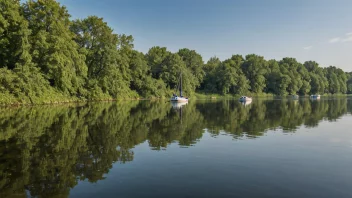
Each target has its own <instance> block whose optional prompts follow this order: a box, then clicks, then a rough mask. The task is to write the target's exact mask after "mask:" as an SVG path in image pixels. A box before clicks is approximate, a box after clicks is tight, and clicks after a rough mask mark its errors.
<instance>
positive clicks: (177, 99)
mask: <svg viewBox="0 0 352 198" xmlns="http://www.w3.org/2000/svg"><path fill="white" fill-rule="evenodd" d="M179 79H180V81H179V83H180V84H179V85H177V86H176V90H177V89H178V90H179V91H180V95H179V96H178V95H176V94H173V96H172V97H171V102H180V103H185V102H188V98H186V97H184V96H183V95H182V73H180V78H179Z"/></svg>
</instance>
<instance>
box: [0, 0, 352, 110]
mask: <svg viewBox="0 0 352 198" xmlns="http://www.w3.org/2000/svg"><path fill="white" fill-rule="evenodd" d="M0 48H1V49H2V50H1V51H0V70H1V73H0V104H9V103H51V102H57V101H72V100H101V99H118V98H138V97H144V98H150V97H158V98H159V97H169V96H170V95H171V93H172V92H174V89H175V88H176V86H177V84H178V78H179V76H180V73H182V76H183V79H184V80H183V89H184V93H185V95H186V96H192V95H193V94H194V93H195V92H196V91H198V92H203V93H216V94H250V93H253V94H261V93H271V94H275V95H287V94H300V95H306V94H325V93H331V94H336V93H352V80H351V78H352V77H351V73H345V72H344V71H342V70H341V69H338V68H336V67H334V66H330V67H328V68H322V67H319V65H318V64H317V63H316V62H313V61H308V62H305V63H304V64H302V63H299V62H297V60H296V59H294V58H283V59H282V60H279V61H276V60H269V61H268V60H265V59H264V57H262V56H258V55H255V54H250V55H247V56H245V57H243V56H242V55H233V56H232V57H231V58H229V59H226V60H224V61H221V60H219V59H218V58H216V57H213V58H210V60H209V61H208V62H207V63H204V61H203V58H202V56H201V55H200V54H198V53H197V52H196V51H194V50H190V49H187V48H184V49H180V50H179V51H178V52H175V53H173V52H171V51H169V50H168V49H167V48H166V47H159V46H155V47H151V48H150V50H149V51H148V52H147V53H146V54H143V53H141V52H138V51H136V50H134V46H133V37H132V36H128V35H124V34H116V33H114V31H113V29H111V28H110V27H109V26H108V24H107V23H106V22H104V20H103V19H102V18H99V17H97V16H89V17H87V18H85V19H78V20H73V21H72V20H71V19H70V15H69V13H68V11H67V9H66V8H65V7H64V6H62V5H60V4H59V3H58V2H56V1H55V0H35V1H28V2H26V3H23V4H21V2H20V0H0Z"/></svg>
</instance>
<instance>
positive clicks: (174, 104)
mask: <svg viewBox="0 0 352 198" xmlns="http://www.w3.org/2000/svg"><path fill="white" fill-rule="evenodd" d="M187 104H188V101H187V102H174V101H172V102H171V105H172V108H174V109H181V108H182V107H183V106H185V105H187Z"/></svg>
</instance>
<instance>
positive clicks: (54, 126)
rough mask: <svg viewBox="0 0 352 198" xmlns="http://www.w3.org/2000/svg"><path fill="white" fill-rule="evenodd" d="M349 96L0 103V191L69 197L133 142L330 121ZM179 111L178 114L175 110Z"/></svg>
mask: <svg viewBox="0 0 352 198" xmlns="http://www.w3.org/2000/svg"><path fill="white" fill-rule="evenodd" d="M351 112H352V101H351V100H348V99H346V98H342V99H334V100H320V101H311V100H298V101H297V100H296V101H294V100H256V101H253V102H252V103H251V104H248V105H247V104H246V105H243V104H241V103H239V102H237V101H233V100H220V101H197V102H194V101H193V102H190V103H189V104H187V105H185V106H183V107H180V108H172V106H171V104H170V103H168V102H150V101H140V102H138V101H133V102H117V103H91V104H85V105H69V106H67V105H58V106H34V107H18V108H2V109H0V130H1V133H0V195H1V197H7V196H18V197H25V196H26V192H29V193H30V195H31V196H39V197H52V196H57V197H68V195H69V191H70V189H71V188H73V187H74V186H76V185H77V182H78V181H79V180H87V181H89V182H97V181H99V180H102V179H104V176H105V175H106V174H107V173H108V172H109V170H110V169H111V168H112V165H113V164H114V163H126V162H129V161H132V160H133V158H134V153H133V151H132V148H133V147H134V146H136V145H138V144H140V143H143V142H145V141H147V142H148V143H149V145H150V147H151V149H155V150H159V149H165V148H167V146H168V145H169V144H170V143H173V142H177V143H178V144H179V145H180V146H182V147H184V146H186V147H187V146H192V145H195V144H196V143H197V141H199V140H200V139H201V137H202V135H203V133H204V131H205V129H207V131H208V132H210V133H212V134H213V135H214V136H216V135H218V134H219V133H220V131H224V132H225V133H227V134H229V135H232V136H233V137H234V138H243V137H246V138H248V137H249V138H256V137H259V136H262V135H263V133H265V132H266V131H268V130H274V129H282V130H283V131H284V132H294V131H295V130H296V129H297V128H298V127H300V126H302V125H304V126H305V127H316V126H317V125H318V124H319V122H320V121H322V120H329V121H336V120H337V119H338V118H339V117H341V116H342V115H344V114H346V113H351ZM181 115H182V116H181Z"/></svg>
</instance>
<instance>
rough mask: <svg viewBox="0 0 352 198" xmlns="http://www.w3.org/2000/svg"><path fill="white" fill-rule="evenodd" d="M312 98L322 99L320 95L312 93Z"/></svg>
mask: <svg viewBox="0 0 352 198" xmlns="http://www.w3.org/2000/svg"><path fill="white" fill-rule="evenodd" d="M310 98H311V99H320V95H311V96H310Z"/></svg>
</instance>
